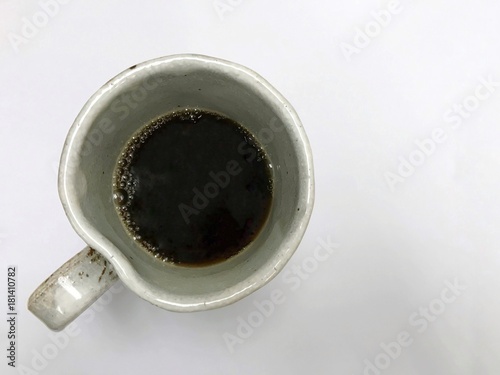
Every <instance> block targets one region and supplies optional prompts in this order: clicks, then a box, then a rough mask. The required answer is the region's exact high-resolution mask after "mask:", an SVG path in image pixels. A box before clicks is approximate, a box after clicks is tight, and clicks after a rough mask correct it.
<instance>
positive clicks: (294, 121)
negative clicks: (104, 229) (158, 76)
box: [58, 54, 314, 312]
mask: <svg viewBox="0 0 500 375" xmlns="http://www.w3.org/2000/svg"><path fill="white" fill-rule="evenodd" d="M173 61H176V62H178V61H183V62H184V63H192V64H200V63H201V64H215V65H218V67H219V68H220V69H222V70H224V73H225V74H232V75H234V73H235V72H236V71H237V72H238V77H237V79H238V80H243V81H246V82H250V83H252V84H254V85H256V87H257V89H258V90H259V93H260V94H262V95H263V96H264V97H265V98H266V100H269V101H271V102H274V103H278V104H279V105H280V106H282V107H284V108H286V111H287V114H288V116H289V118H290V121H289V122H288V124H287V126H292V127H294V131H295V134H296V135H297V136H298V137H299V138H300V146H301V147H300V150H299V151H300V153H299V154H298V155H297V157H298V159H299V168H300V169H301V172H303V175H304V176H307V178H306V179H305V181H303V182H302V184H303V189H301V192H300V195H299V197H298V201H299V204H300V207H301V214H302V216H301V218H300V220H297V223H295V226H294V228H293V230H292V231H291V232H290V233H289V234H288V235H287V236H286V237H285V240H284V241H283V242H284V243H282V246H281V248H282V250H280V251H279V252H278V253H279V254H278V255H279V257H276V259H275V262H274V263H273V264H266V267H263V268H261V269H258V270H256V271H255V273H254V274H253V275H252V282H251V283H249V284H248V285H247V286H246V287H244V288H242V287H241V286H239V287H238V286H237V285H230V286H228V288H226V289H225V290H224V291H223V292H221V293H219V294H218V295H210V296H207V295H200V296H189V297H186V300H184V301H183V300H179V298H177V299H176V300H165V299H162V298H160V297H159V296H158V295H157V293H155V291H154V290H153V288H151V285H150V284H149V283H148V282H147V281H146V280H145V279H144V278H143V277H142V276H141V275H140V274H139V273H138V272H137V270H136V269H135V268H134V266H133V265H132V264H131V263H130V261H129V260H128V259H127V258H126V256H125V255H124V254H123V253H122V252H121V251H120V249H118V248H116V247H115V246H114V245H113V244H112V243H111V242H110V241H108V240H107V239H106V238H105V236H104V235H103V234H101V233H100V232H99V230H98V229H97V228H95V227H94V226H93V225H92V224H91V223H89V222H88V221H87V219H86V218H85V216H84V214H83V211H82V209H81V208H80V206H79V204H78V199H77V197H76V193H75V191H74V189H72V188H71V186H70V177H69V173H70V172H71V170H72V168H73V167H72V166H71V163H70V160H71V157H72V154H73V152H77V150H76V149H75V148H74V147H72V146H73V144H74V142H75V140H76V139H77V138H78V137H79V136H84V135H85V134H86V132H85V131H84V130H88V129H89V128H90V127H91V125H92V121H87V119H88V118H89V117H90V118H92V116H93V115H94V114H95V113H97V112H98V111H99V109H100V108H99V105H98V103H99V100H100V98H102V97H103V96H105V95H106V94H107V93H108V92H109V91H110V90H113V89H114V88H115V87H117V86H119V85H118V83H119V82H121V81H122V80H124V79H127V77H129V76H130V75H131V74H132V73H133V74H134V75H137V74H141V71H143V70H145V69H147V68H148V67H150V66H153V65H162V64H167V65H168V64H169V63H171V62H173ZM132 68H133V69H131V68H129V69H127V70H125V71H123V72H121V73H119V74H118V75H116V76H115V77H114V78H112V79H111V80H109V81H108V82H107V83H106V84H104V85H103V86H102V87H101V88H100V89H99V90H98V91H97V92H96V93H95V94H94V95H92V96H91V98H90V99H89V100H88V101H87V103H86V104H85V105H84V107H83V108H82V110H81V111H80V113H79V114H78V116H77V118H76V119H75V121H74V123H73V125H72V126H71V128H70V130H69V133H68V135H67V138H66V141H65V144H64V148H63V152H62V156H61V163H60V167H59V179H58V190H59V197H60V200H61V203H62V205H63V208H64V210H65V212H66V216H67V217H68V219H69V221H70V223H71V225H72V226H73V228H74V229H75V231H76V232H77V234H78V235H79V236H80V237H81V238H82V239H83V240H84V241H85V242H86V243H87V244H88V245H89V246H91V247H92V248H93V249H95V250H96V251H98V252H100V253H101V254H102V255H103V256H104V257H105V258H106V259H107V260H108V261H109V262H110V263H111V264H112V265H113V266H114V268H115V270H116V272H117V274H118V276H119V277H120V279H121V280H122V281H123V283H124V284H125V285H126V286H127V287H129V288H130V289H131V290H132V291H133V292H135V293H136V294H137V295H139V296H140V297H141V298H143V299H145V300H147V301H149V302H150V303H152V304H154V305H156V306H159V307H161V308H164V309H167V310H171V311H177V312H190V311H201V310H209V309H213V308H218V307H222V306H225V305H229V304H232V303H234V302H236V301H238V300H240V299H242V298H244V297H246V296H248V295H249V294H251V293H252V292H254V291H256V290H257V289H259V288H261V287H262V286H264V285H265V284H267V283H268V282H269V281H271V280H272V279H273V278H274V277H275V276H276V275H277V274H278V273H279V272H280V271H281V270H282V269H283V268H284V266H285V265H286V263H287V262H288V260H289V259H290V258H291V256H292V255H293V253H294V252H295V250H296V248H297V247H298V245H299V243H300V241H301V240H302V237H303V235H304V233H305V230H306V227H307V225H308V223H309V220H310V217H311V214H312V209H313V206H314V172H313V159H312V151H311V146H310V144H309V140H308V138H307V135H306V133H305V131H304V129H303V127H302V123H301V121H300V119H299V117H298V115H297V113H296V112H295V110H294V109H293V107H292V105H291V104H290V103H289V102H288V101H287V100H286V99H285V98H284V97H283V95H281V94H280V93H279V92H278V91H277V90H276V89H275V88H274V87H273V86H272V85H271V84H270V83H269V82H267V81H266V80H265V79H264V78H263V77H261V76H260V75H259V74H257V73H256V72H254V71H253V70H251V69H249V68H247V67H245V66H242V65H240V64H237V63H234V62H230V61H227V60H223V59H219V58H214V57H210V56H205V55H199V54H178V55H170V56H164V57H160V58H156V59H152V60H148V61H145V62H142V63H140V64H137V65H134V66H133V67H132ZM146 74H147V73H146ZM236 287H238V288H240V289H239V290H238V289H237V288H236Z"/></svg>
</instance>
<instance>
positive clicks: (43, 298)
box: [28, 54, 314, 330]
mask: <svg viewBox="0 0 500 375" xmlns="http://www.w3.org/2000/svg"><path fill="white" fill-rule="evenodd" d="M193 107H196V108H200V109H207V110H211V111H215V112H219V113H221V114H224V115H226V116H227V117H229V118H231V119H233V120H235V121H236V122H238V123H241V124H242V125H243V126H244V127H246V128H247V129H248V130H249V131H250V132H251V133H253V134H254V135H255V136H256V138H257V140H258V141H259V143H261V144H262V145H263V147H264V149H265V151H266V153H267V155H268V156H269V159H270V161H271V164H272V174H273V175H272V177H273V182H274V193H273V194H274V195H273V201H272V207H271V211H270V214H269V218H268V220H267V223H266V224H265V226H264V228H263V229H262V230H261V232H260V233H259V235H258V236H257V238H256V239H255V240H254V241H253V242H252V243H251V244H250V245H248V246H247V248H245V249H244V250H242V251H241V252H240V253H239V254H237V255H236V256H234V257H232V258H229V259H228V260H226V261H224V262H221V263H218V264H215V265H210V266H205V267H191V268H190V267H182V266H176V265H174V264H170V263H165V262H162V261H160V260H158V259H156V258H155V257H154V256H152V255H151V254H150V253H148V252H147V251H145V250H144V249H142V248H141V247H140V246H139V245H138V244H137V243H136V242H135V241H134V240H133V239H132V238H131V237H130V235H129V234H128V233H127V231H126V230H125V228H124V226H123V224H122V222H121V219H120V217H119V216H118V214H117V211H116V209H115V206H114V203H113V199H112V177H113V171H114V168H115V165H116V162H117V160H118V158H119V155H120V153H121V151H122V150H123V148H124V146H125V144H126V142H127V141H128V140H129V139H130V138H131V136H132V135H133V134H134V133H135V132H137V130H138V129H140V128H141V127H142V126H144V125H146V124H147V123H149V122H150V121H151V120H153V119H155V118H157V117H159V116H161V115H164V114H165V113H168V112H171V111H175V110H179V109H183V108H193ZM59 195H60V198H61V201H62V204H63V206H64V209H65V211H66V214H67V216H68V218H69V220H70V222H71V224H72V225H73V227H74V229H75V230H76V232H77V233H78V234H79V235H80V236H81V237H82V238H83V240H84V241H85V242H86V243H87V244H88V246H89V247H88V248H86V249H84V250H83V251H81V252H80V253H79V254H77V255H76V256H75V257H73V258H72V259H71V260H69V261H68V262H67V263H66V264H64V265H63V266H62V267H61V268H60V269H59V270H57V271H56V272H55V273H54V274H53V275H52V276H50V277H49V278H48V279H47V280H46V281H45V282H43V283H42V285H40V287H39V288H38V289H37V290H36V291H35V292H33V294H32V295H31V297H30V300H29V302H28V307H29V309H30V311H32V312H33V313H34V314H35V315H36V316H37V317H38V318H40V319H41V320H42V321H43V322H44V323H45V324H46V325H47V326H48V327H49V328H51V329H53V330H61V329H63V328H64V327H65V326H66V325H67V324H68V323H70V322H71V321H72V320H73V319H75V318H76V317H77V316H78V315H79V314H81V313H82V312H83V311H84V310H85V309H86V308H87V307H89V306H90V304H92V303H93V302H94V301H95V300H96V299H97V298H98V297H99V296H100V295H102V293H104V291H106V289H108V288H109V287H110V286H111V285H112V284H113V282H115V281H116V280H117V278H118V277H119V278H120V279H121V280H122V281H123V283H124V284H125V285H126V286H127V287H129V288H130V289H131V290H132V291H134V292H135V293H136V294H137V295H139V296H140V297H141V298H143V299H145V300H147V301H149V302H151V303H152V304H154V305H156V306H159V307H161V308H164V309H166V310H172V311H179V312H184V311H186V312H187V311H200V310H207V309H213V308H217V307H221V306H225V305H228V304H230V303H233V302H235V301H238V300H239V299H241V298H243V297H245V296H247V295H248V294H250V293H252V292H254V291H255V290H257V289H258V288H260V287H262V286H263V285H265V284H266V283H267V282H269V281H270V280H271V279H272V278H273V277H274V276H276V274H277V273H278V272H279V271H280V270H281V269H282V268H283V267H284V266H285V264H286V263H287V261H288V260H289V259H290V257H291V256H292V254H293V253H294V251H295V250H296V248H297V247H298V245H299V243H300V241H301V239H302V236H303V235H304V232H305V230H306V227H307V224H308V222H309V218H310V216H311V212H312V209H313V202H314V180H313V162H312V153H311V149H310V146H309V142H308V140H307V136H306V134H305V132H304V129H303V127H302V124H301V122H300V120H299V118H298V116H297V114H296V112H295V111H294V109H293V108H292V106H291V105H290V103H288V101H287V100H286V99H285V98H284V97H283V96H282V95H281V94H280V93H279V92H278V91H276V89H274V88H273V87H272V86H271V85H270V84H269V83H268V82H267V81H265V80H264V79H263V78H262V77H260V76H259V75H258V74H256V73H255V72H253V71H252V70H250V69H248V68H245V67H243V66H241V65H238V64H235V63H232V62H228V61H224V60H220V59H216V58H212V57H207V56H201V55H191V54H190V55H174V56H167V57H163V58H159V59H155V60H151V61H147V62H144V63H142V64H138V65H136V66H133V67H131V68H129V69H127V70H126V71H124V72H122V73H120V74H119V75H118V76H116V77H115V78H113V79H112V80H110V81H109V82H108V83H106V84H105V85H104V86H103V87H102V88H101V89H100V90H99V91H97V93H95V94H94V95H93V96H92V97H91V98H90V100H89V101H88V102H87V104H86V105H85V106H84V108H83V109H82V111H81V112H80V114H79V115H78V117H77V119H76V120H75V122H74V124H73V126H72V127H71V129H70V131H69V134H68V137H67V139H66V143H65V145H64V150H63V154H62V158H61V164H60V169H59Z"/></svg>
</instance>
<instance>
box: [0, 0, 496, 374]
mask: <svg viewBox="0 0 500 375" xmlns="http://www.w3.org/2000/svg"><path fill="white" fill-rule="evenodd" d="M61 1H62V0H61ZM221 3H226V4H233V5H230V6H229V7H230V8H227V9H226V11H225V12H224V13H223V14H218V13H217V11H216V10H215V8H214V3H213V0H197V1H189V2H188V1H181V0H169V1H138V0H131V1H130V0H129V1H126V2H125V1H117V0H110V1H106V2H92V4H90V3H89V2H84V1H81V0H73V1H67V4H63V5H59V9H54V8H53V9H52V15H50V16H47V17H46V19H44V17H43V15H40V13H37V12H40V11H42V10H41V9H42V8H41V6H40V5H39V3H38V2H37V1H26V0H23V1H20V0H0V20H1V21H0V43H1V44H0V142H1V144H0V160H1V172H2V173H1V175H2V184H1V185H0V202H1V206H0V207H1V214H0V215H1V216H0V241H1V244H0V246H1V260H0V264H1V270H0V275H2V276H1V278H0V280H3V281H1V282H0V284H2V285H0V290H1V293H0V297H1V298H0V304H1V305H2V306H1V307H0V312H2V311H4V310H6V309H7V303H6V298H5V296H6V271H7V266H8V265H11V264H12V265H16V266H17V267H18V291H17V292H18V309H19V316H18V326H17V329H18V336H19V339H18V343H17V365H18V366H23V367H18V369H16V370H14V369H10V368H9V367H8V366H7V363H6V362H7V359H6V358H5V353H6V347H7V337H6V335H7V333H6V332H7V323H6V322H5V321H4V320H5V319H6V318H5V319H4V318H1V319H0V321H1V322H2V323H0V326H1V329H0V332H1V338H0V343H1V347H0V349H1V350H0V352H1V353H3V354H2V355H1V356H0V357H1V359H0V373H1V374H18V373H19V374H28V373H29V374H55V375H58V374H61V375H62V374H64V375H66V374H72V375H78V374H97V375H99V374H138V373H143V372H144V373H151V374H159V373H171V374H197V375H199V374H255V375H269V374H348V375H351V374H352V375H355V374H356V375H360V374H363V373H365V374H369V375H373V374H379V372H380V373H381V374H397V375H401V374H403V375H413V374H425V375H431V374H439V375H442V374H454V375H458V374H498V373H499V372H500V357H499V355H498V354H499V352H500V344H499V343H500V327H499V323H498V317H499V316H500V301H499V293H500V290H499V288H500V272H499V266H500V256H499V252H498V251H499V250H498V249H499V243H500V233H499V230H498V226H499V224H500V199H499V188H500V173H499V172H500V153H499V148H498V144H499V138H500V105H499V104H500V85H498V84H497V86H496V87H495V85H494V84H492V85H490V86H491V87H489V91H488V88H486V87H483V88H482V89H480V90H479V91H478V92H479V94H480V96H481V97H482V98H483V99H477V98H476V99H474V97H473V96H474V95H475V93H476V88H477V87H478V86H480V85H482V83H481V81H482V80H483V81H484V80H490V81H493V82H500V38H499V35H500V22H498V16H499V14H500V3H499V2H498V1H493V0H491V1H488V0H485V1H481V2H472V1H467V2H466V1H457V0H436V1H433V2H417V1H401V3H400V5H399V7H397V8H396V9H397V10H398V11H399V12H398V13H397V14H393V15H392V17H391V20H390V21H386V23H387V25H386V26H384V27H380V29H381V30H377V26H376V25H375V24H373V23H370V22H373V20H374V16H373V14H372V12H374V11H378V10H380V9H387V8H388V3H387V2H385V1H374V0H365V1H352V0H350V1H347V0H346V1H338V0H335V1H320V0H316V1H291V0H290V1H287V2H284V1H282V2H277V1H274V2H270V1H264V0H243V1H239V0H222V1H221ZM37 17H38V18H37ZM34 18H35V21H36V22H38V24H39V25H41V27H40V28H38V30H37V33H36V35H33V34H34V33H33V30H26V29H25V30H23V25H25V22H27V21H26V20H29V21H33V19H34ZM45 21H46V22H45ZM45 23H46V25H44V24H45ZM366 27H368V29H369V30H370V31H369V32H370V33H371V34H372V36H373V37H371V38H370V43H369V45H367V46H366V47H361V48H359V49H358V50H357V52H356V53H353V54H352V55H351V56H349V58H347V57H346V56H347V55H346V53H344V51H343V48H344V49H345V48H348V47H347V44H342V43H348V44H350V45H351V46H353V48H354V47H355V46H356V45H355V38H356V35H357V34H358V31H357V30H358V29H361V30H364V29H365V28H366ZM23 31H24V32H25V34H26V32H28V31H30V32H31V34H29V33H28V34H26V35H27V37H26V38H25V40H23V41H22V42H21V41H20V39H16V38H20V37H25V36H26V35H25V36H23ZM378 31H380V32H378ZM376 34H378V35H376ZM358 39H359V40H357V41H356V42H357V43H358V46H361V44H360V43H362V42H363V40H361V39H362V37H361V39H360V38H358ZM365 43H367V42H366V40H365ZM176 53H201V54H207V55H211V56H216V57H220V58H224V59H228V60H232V61H235V62H238V63H240V64H243V65H246V66H248V67H250V68H252V69H254V70H256V71H257V72H259V73H260V74H261V75H263V76H264V77H265V78H266V79H268V80H269V81H270V82H271V84H273V85H274V86H275V87H276V88H277V89H278V90H279V91H281V92H282V93H283V95H285V97H287V98H288V99H289V100H290V102H291V103H292V104H293V105H294V107H295V108H296V110H297V111H298V113H299V115H300V117H301V119H302V121H303V123H304V127H305V129H306V131H307V134H308V136H309V138H310V141H311V144H312V148H313V153H314V161H315V172H316V204H315V210H314V213H313V217H312V220H311V223H310V226H309V228H308V231H307V233H306V236H305V237H304V240H303V241H302V243H301V245H300V247H299V249H298V250H297V252H296V254H295V255H294V257H293V258H292V260H291V261H290V263H289V264H288V266H287V267H286V269H285V271H284V272H285V273H283V274H281V275H279V276H278V277H277V278H276V279H274V280H273V281H272V282H271V283H270V284H268V285H267V286H265V287H264V288H262V289H261V290H259V291H258V292H256V293H254V294H253V295H251V296H250V297H247V298H246V299H244V300H242V301H240V302H238V303H236V304H234V305H232V306H229V307H226V308H223V309H219V310H214V311H208V312H203V313H195V314H177V313H170V312H167V311H163V310H161V309H159V308H156V307H154V306H151V305H149V304H148V303H147V302H145V301H143V300H141V299H140V298H138V297H137V296H135V295H134V294H133V293H131V292H130V291H129V290H128V289H126V288H123V290H118V291H117V292H115V293H108V295H107V296H106V297H105V300H101V301H98V302H97V303H96V305H94V307H92V308H91V309H92V310H91V312H90V313H87V314H86V315H85V316H82V317H80V318H79V319H78V320H76V322H75V325H74V326H73V328H74V331H73V332H72V333H73V336H71V337H70V336H65V338H64V337H62V338H61V337H59V344H60V348H56V351H54V348H55V347H54V346H53V345H52V342H53V340H52V339H51V337H50V336H49V333H50V331H49V330H48V329H47V328H46V327H45V326H44V325H43V324H42V323H41V322H39V321H38V320H37V319H36V318H35V317H34V316H33V315H31V313H29V312H28V311H27V310H26V303H27V299H28V297H29V295H30V293H31V292H32V291H33V290H34V289H35V288H36V287H37V286H38V285H39V284H40V283H41V282H42V281H43V280H44V279H45V278H46V277H47V276H49V275H50V274H51V273H52V272H53V271H54V270H55V269H56V268H57V267H59V266H60V265H61V264H62V263H63V262H65V261H66V260H67V259H69V258H70V257H71V256H72V255H74V254H75V253H76V252H77V251H79V250H80V249H82V248H83V247H84V243H83V242H82V241H81V239H80V238H79V237H78V236H77V235H76V234H75V232H74V231H73V230H72V228H71V227H70V225H69V223H68V221H67V219H66V217H65V215H64V212H63V210H62V207H61V204H60V202H59V199H58V196H57V186H56V182H57V181H56V169H57V164H58V159H59V155H60V152H61V149H62V145H63V143H64V139H65V137H66V134H67V131H68V129H69V127H70V125H71V124H72V121H73V120H74V118H75V117H76V115H77V114H78V112H79V110H80V109H81V107H82V106H83V105H84V103H85V102H86V100H87V99H88V98H89V97H90V96H91V95H92V94H93V93H94V92H95V91H96V90H97V89H98V88H99V87H100V86H101V85H102V84H104V83H105V82H106V81H107V80H108V79H110V78H111V77H113V76H114V75H116V74H117V73H119V72H121V71H122V70H124V69H126V68H128V67H129V66H131V65H133V64H136V63H138V62H142V61H145V60H148V59H151V58H155V57H159V56H163V55H169V54H176ZM486 96H488V98H485V97H486ZM464 101H466V103H467V106H468V107H469V109H471V108H474V110H470V111H468V112H463V115H462V116H461V117H454V122H452V121H451V120H450V119H449V118H448V120H445V116H446V115H447V113H448V116H451V115H450V113H449V111H450V110H452V109H453V106H454V105H462V103H463V102H464ZM476 107H477V108H476ZM454 125H455V126H454ZM457 125H459V126H457ZM439 129H442V131H441V133H442V138H445V140H444V141H443V142H442V143H440V144H436V143H434V146H432V145H430V143H429V142H427V143H426V144H427V145H428V147H429V150H430V151H429V152H428V153H429V155H425V156H424V154H423V153H422V152H420V151H418V150H419V148H418V146H417V144H416V142H418V141H421V142H424V140H425V139H429V138H430V137H431V136H432V134H433V133H434V132H436V131H437V132H438V133H439V132H440V130H439ZM442 138H441V140H442ZM433 142H434V141H433ZM410 156H412V157H413V159H412V160H413V161H416V163H417V164H420V165H418V166H417V167H415V168H414V170H412V169H408V166H406V167H407V168H406V170H401V172H402V173H403V174H404V176H403V177H401V176H400V177H398V180H393V181H395V183H394V184H393V186H392V187H393V188H394V189H391V186H390V184H389V183H388V182H387V179H386V176H387V173H388V172H390V173H393V174H394V175H392V177H393V178H394V176H397V175H398V173H399V172H398V168H403V167H401V163H403V162H402V161H401V160H403V159H404V160H407V161H408V160H409V158H410ZM400 158H402V159H400ZM403 169H404V168H403ZM322 240H323V241H328V240H329V241H331V242H335V243H337V244H338V247H337V248H336V249H335V252H334V253H333V254H332V255H331V256H330V257H329V258H328V259H327V260H325V261H323V262H319V263H318V262H317V261H315V258H314V253H315V252H314V250H315V249H316V248H317V246H318V245H319V244H320V243H321V241H322ZM304 266H305V268H304ZM298 267H301V269H302V271H301V273H300V276H297V275H293V274H292V272H299V271H297V269H298ZM286 276H288V277H286ZM292 277H293V278H292ZM292 280H294V281H293V282H292ZM299 281H300V284H299ZM447 283H448V284H447ZM449 283H451V284H453V283H457V284H459V288H460V289H459V290H455V294H453V291H452V290H450V289H447V288H449V287H447V285H449ZM462 287H464V288H465V289H462ZM118 289H120V288H118ZM273 290H278V291H280V292H282V293H283V295H284V301H283V303H281V304H279V305H274V306H273V308H274V311H273V312H272V314H270V316H268V317H265V318H263V319H261V320H259V319H258V317H259V316H261V315H259V314H260V313H259V312H258V311H259V310H258V309H257V307H256V305H258V304H262V303H263V301H265V300H267V299H269V296H270V294H271V292H272V291H273ZM451 300H453V301H452V302H451ZM444 301H448V302H444ZM429 307H430V310H429V313H425V311H424V310H420V309H421V308H424V309H429ZM433 311H434V313H433ZM421 314H430V315H427V316H428V318H424V317H423V316H424V315H421ZM249 316H250V317H252V318H253V319H255V322H257V323H258V324H259V326H258V327H257V328H254V329H253V331H251V332H250V333H251V334H250V333H248V332H247V335H246V336H249V337H246V338H239V340H240V341H238V342H233V344H232V345H228V344H227V343H226V342H225V339H224V337H226V338H227V337H229V336H228V334H230V335H234V337H241V331H242V328H241V327H240V326H241V325H242V324H243V323H241V322H248V319H249ZM255 322H254V325H256V324H257V323H255ZM238 327H240V336H238ZM226 333H227V334H226ZM225 334H226V336H224V335H225ZM66 335H67V333H66ZM401 335H403V337H404V336H405V335H406V339H407V341H405V342H406V343H407V344H408V343H409V342H411V344H410V345H409V346H406V347H402V349H401V350H398V349H397V348H398V346H394V345H396V344H394V345H392V344H390V343H391V342H394V341H396V340H398V337H399V336H401ZM383 344H387V345H389V346H390V347H391V348H392V350H393V353H392V354H393V357H394V358H390V357H389V356H388V355H386V354H384V349H383V348H382V346H383ZM391 345H392V346H391ZM397 345H399V344H397ZM4 347H5V348H4ZM42 356H44V357H45V359H43V358H41V357H42ZM46 357H50V358H48V359H47V358H46ZM368 363H372V364H373V366H375V365H377V366H379V367H380V368H383V370H379V369H374V368H371V369H369V368H370V365H369V364H368ZM367 366H368V367H367Z"/></svg>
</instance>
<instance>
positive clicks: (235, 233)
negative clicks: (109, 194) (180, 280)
mask: <svg viewBox="0 0 500 375" xmlns="http://www.w3.org/2000/svg"><path fill="white" fill-rule="evenodd" d="M113 186H114V201H115V205H116V207H117V210H118V212H119V214H120V217H121V218H122V221H123V223H124V225H125V227H126V228H127V230H128V232H129V233H130V235H131V236H132V237H133V238H134V240H136V241H137V242H139V243H140V244H141V246H142V247H144V248H145V249H146V250H148V251H150V252H151V253H152V254H154V256H155V257H157V258H160V259H161V260H163V261H168V262H173V263H177V264H180V265H207V264H213V263H217V262H220V261H223V260H225V259H227V258H229V257H231V256H233V255H235V254H237V253H238V252H239V251H241V250H242V249H243V248H244V247H245V246H247V245H248V244H249V243H250V242H251V241H252V240H253V239H254V238H255V237H256V236H257V234H258V233H259V231H260V229H261V228H262V227H263V225H264V224H265V222H266V219H267V217H268V214H269V211H270V207H271V201H272V177H271V169H270V161H269V159H268V157H267V155H266V154H265V153H264V151H263V150H262V148H261V147H260V145H259V144H258V143H257V141H256V140H255V138H254V137H253V135H252V134H251V133H250V132H249V131H248V130H246V129H245V128H244V127H243V126H241V125H239V124H238V123H236V122H234V121H232V120H231V119H229V118H227V117H224V116H222V115H220V114H217V113H212V112H207V111H204V110H198V109H188V110H182V111H178V112H175V113H171V114H168V115H165V116H163V117H161V118H159V119H157V120H155V121H153V122H152V123H150V124H148V125H146V126H145V127H144V128H143V129H141V130H140V131H139V132H138V133H137V134H135V135H134V137H132V139H130V141H129V142H128V144H127V145H126V147H125V149H124V151H123V153H122V155H121V157H120V159H119V160H118V163H117V167H116V170H115V176H114V183H113Z"/></svg>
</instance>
